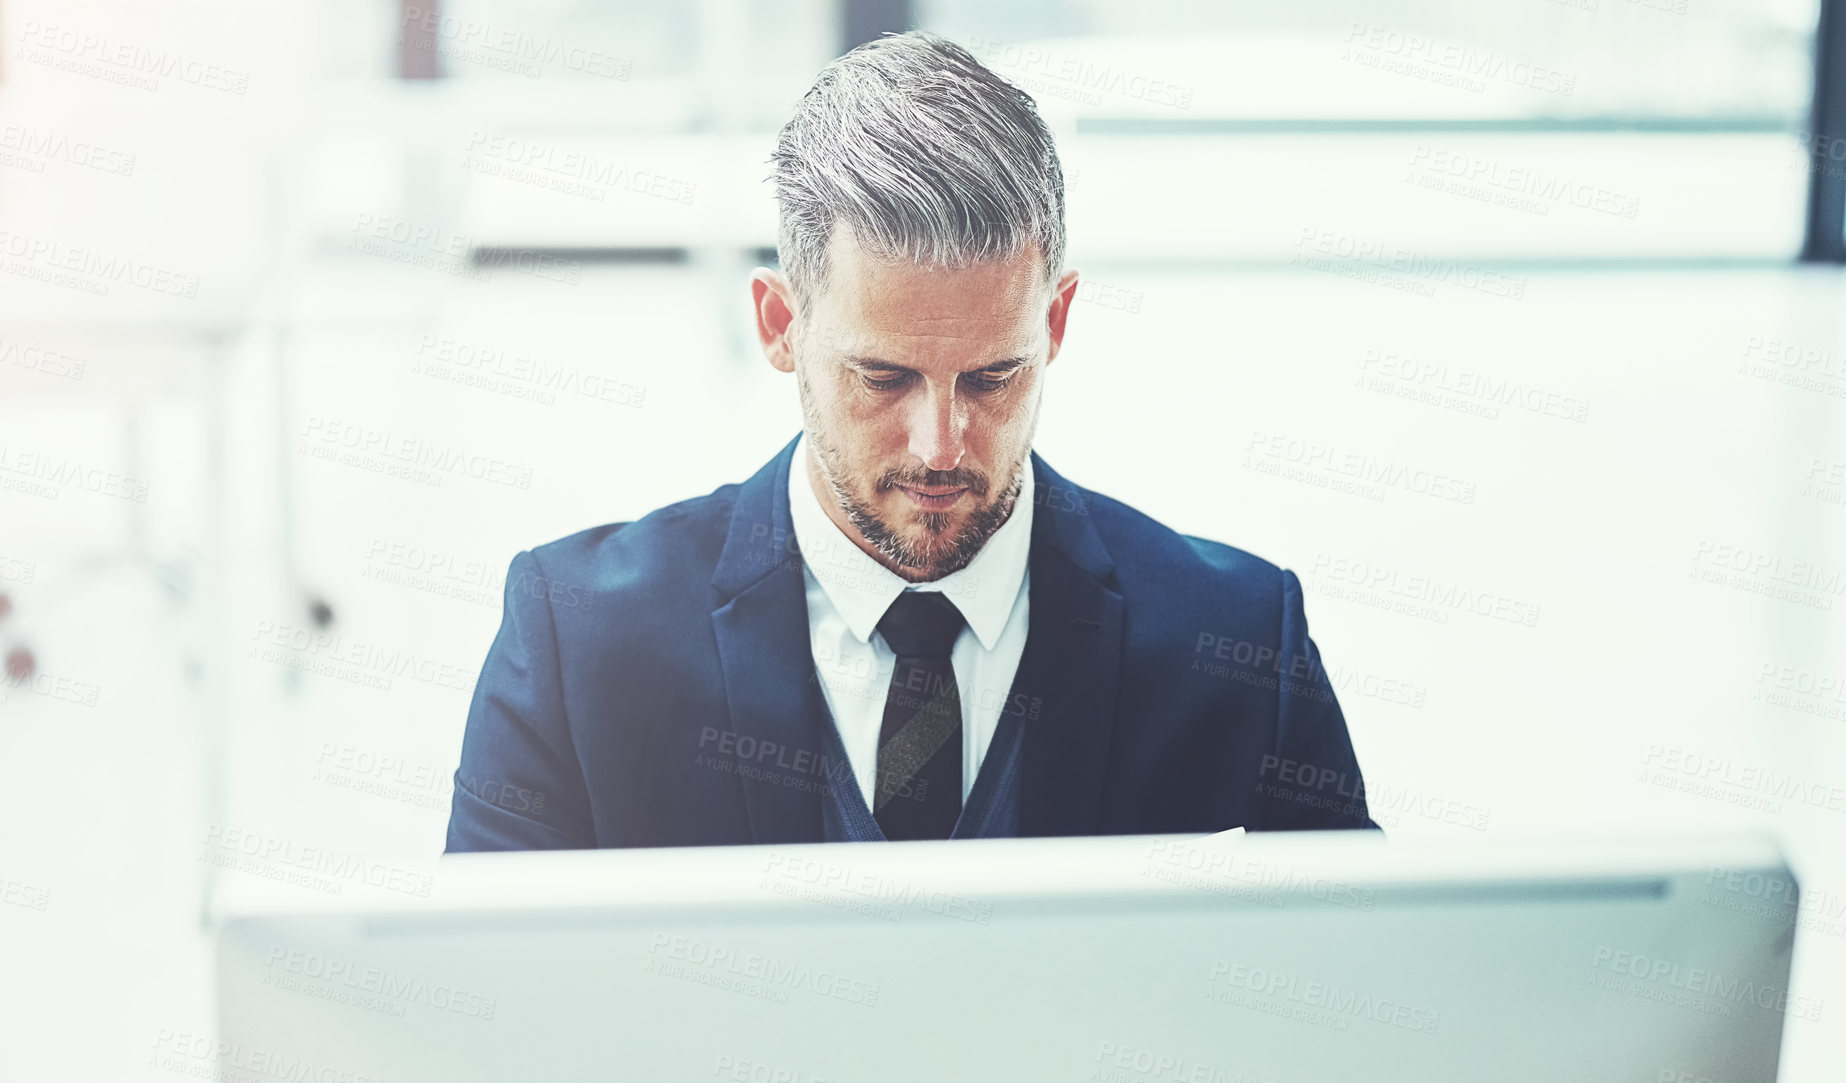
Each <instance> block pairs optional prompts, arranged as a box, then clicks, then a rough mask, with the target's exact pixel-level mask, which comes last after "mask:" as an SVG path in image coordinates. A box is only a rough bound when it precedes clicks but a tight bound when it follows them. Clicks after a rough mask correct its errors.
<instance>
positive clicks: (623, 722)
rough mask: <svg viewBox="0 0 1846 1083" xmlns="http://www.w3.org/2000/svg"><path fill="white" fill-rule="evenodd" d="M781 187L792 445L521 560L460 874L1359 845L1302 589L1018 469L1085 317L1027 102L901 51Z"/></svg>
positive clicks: (773, 293) (805, 121)
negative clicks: (1051, 845) (975, 841)
mask: <svg viewBox="0 0 1846 1083" xmlns="http://www.w3.org/2000/svg"><path fill="white" fill-rule="evenodd" d="M772 161H773V173H774V182H775V188H776V196H777V200H778V203H779V205H780V212H781V218H780V228H779V235H778V252H779V256H780V264H781V270H780V271H779V272H778V271H772V270H767V269H759V270H757V271H756V272H755V273H754V275H753V276H752V279H751V297H752V300H753V302H754V308H755V316H756V329H757V335H758V338H759V339H760V341H761V345H762V349H763V352H764V355H765V356H766V357H767V359H768V361H769V363H770V364H771V365H773V366H774V367H775V368H776V369H777V370H779V371H781V372H785V373H789V374H791V375H793V376H794V378H795V386H796V390H797V393H798V395H799V397H800V402H801V410H802V432H801V433H800V434H799V435H797V436H796V437H795V438H794V439H793V440H791V441H790V443H789V444H788V445H787V446H785V447H783V448H782V450H781V451H779V452H777V453H776V454H775V455H774V457H773V458H771V459H770V460H769V461H768V462H767V463H766V464H764V466H763V467H762V468H761V469H760V470H758V471H757V472H756V473H755V475H754V476H752V477H751V478H749V479H748V480H747V481H744V482H742V483H741V484H730V485H724V486H722V487H720V488H718V489H716V490H715V491H713V492H711V493H710V494H708V495H705V496H701V497H696V498H694V499H691V500H687V501H684V502H682V503H678V504H674V505H671V506H669V507H666V508H662V509H660V510H658V511H655V512H653V513H652V514H649V515H647V516H645V517H643V518H641V519H638V520H635V521H633V522H626V523H614V524H610V525H606V526H601V527H596V528H594V529H591V530H587V531H584V532H582V533H579V534H574V535H572V536H570V537H567V538H563V539H561V540H558V541H554V542H551V543H549V544H546V545H541V546H538V547H537V548H535V549H532V550H530V551H528V552H522V553H520V554H519V555H518V556H517V557H515V558H514V559H513V563H512V568H511V570H510V572H509V574H508V577H507V584H508V586H507V591H506V607H505V615H504V618H503V621H502V624H501V627H500V631H499V634H498V636H497V637H496V638H495V640H494V643H493V646H492V648H491V649H490V650H489V652H488V656H487V660H486V663H485V665H484V666H483V668H482V671H481V678H480V681H479V683H478V685H477V687H476V689H475V694H474V701H473V704H472V706H471V708H470V711H469V715H468V725H467V732H466V735H465V738H464V741H463V745H462V756H461V766H460V768H459V770H458V771H457V772H456V776H455V781H456V785H455V793H454V806H453V811H452V813H451V816H450V820H449V834H448V848H449V850H450V851H471V850H522V849H583V848H594V847H628V846H695V845H733V844H744V843H794V842H821V841H878V840H889V841H905V840H911V839H943V838H978V837H994V836H1045V835H1101V834H1140V833H1166V832H1174V833H1180V832H1208V831H1219V830H1224V829H1227V828H1232V827H1238V826H1242V827H1246V828H1247V829H1249V830H1252V831H1257V830H1291V829H1322V828H1353V827H1375V826H1376V825H1375V824H1373V823H1372V821H1371V820H1370V818H1369V816H1368V814H1367V811H1366V805H1365V796H1364V784H1363V780H1362V778H1361V776H1360V772H1359V766H1358V763H1357V761H1356V759H1355V757H1354V754H1353V750H1352V744H1351V741H1350V739H1349V737H1348V735H1347V731H1346V723H1345V720H1344V718H1343V717H1342V716H1341V714H1340V709H1339V705H1338V703H1337V701H1336V699H1335V697H1334V694H1333V689H1332V685H1331V682H1330V681H1329V680H1328V679H1327V675H1326V673H1325V671H1324V670H1323V669H1322V666H1321V662H1320V656H1319V652H1318V651H1317V649H1316V648H1315V645H1314V643H1313V641H1312V640H1310V639H1309V638H1308V628H1307V621H1306V618H1305V616H1304V614H1303V609H1302V599H1301V585H1300V583H1299V582H1298V581H1297V579H1296V577H1295V576H1294V574H1293V573H1291V572H1288V571H1285V570H1283V569H1281V568H1278V567H1276V566H1275V565H1273V564H1270V563H1268V562H1266V561H1263V560H1261V559H1259V558H1257V557H1254V556H1252V555H1250V554H1248V553H1245V552H1243V551H1241V550H1238V549H1234V548H1231V547H1230V546H1228V545H1223V544H1220V543H1218V542H1214V541H1206V540H1203V539H1199V538H1193V537H1187V536H1185V535H1182V534H1178V533H1176V532H1174V531H1172V530H1170V529H1168V528H1166V527H1164V526H1161V525H1160V524H1159V523H1157V522H1155V521H1153V520H1152V519H1150V518H1148V517H1147V516H1145V515H1142V514H1140V513H1139V512H1137V511H1135V510H1134V509H1133V508H1131V507H1129V506H1128V505H1126V504H1124V503H1122V502H1120V501H1117V500H1114V499H1111V498H1109V497H1106V496H1103V495H1101V494H1098V493H1094V492H1091V491H1089V490H1087V489H1085V488H1083V487H1082V486H1080V485H1077V484H1075V483H1073V482H1071V481H1068V480H1066V479H1065V478H1063V477H1062V476H1060V475H1059V474H1058V473H1057V472H1056V471H1054V470H1053V469H1052V468H1051V466H1050V465H1049V464H1047V463H1046V462H1045V461H1044V459H1042V458H1040V457H1039V456H1038V455H1037V454H1036V453H1034V452H1033V451H1032V438H1033V433H1034V430H1035V428H1036V426H1037V422H1038V414H1039V408H1040V403H1041V401H1042V397H1043V394H1044V390H1045V383H1046V380H1047V379H1048V377H1049V370H1050V367H1051V364H1052V362H1053V361H1055V360H1056V359H1057V356H1058V352H1059V349H1060V347H1061V346H1062V344H1063V341H1064V333H1065V328H1066V324H1067V320H1068V317H1069V315H1070V307H1071V303H1072V300H1073V299H1074V297H1075V295H1076V290H1077V272H1076V271H1074V270H1066V269H1065V268H1064V247H1065V245H1064V185H1063V177H1062V172H1061V170H1060V167H1059V164H1058V157H1057V152H1056V150H1055V148H1054V147H1053V145H1052V140H1051V135H1050V132H1049V131H1048V130H1047V129H1046V127H1045V125H1044V123H1043V122H1042V121H1041V120H1040V118H1039V116H1038V113H1037V109H1036V106H1035V105H1034V103H1033V101H1032V99H1031V98H1030V97H1028V96H1027V95H1026V94H1024V93H1022V92H1021V91H1019V90H1018V89H1016V88H1015V87H1013V86H1012V85H1010V84H1009V83H1007V82H1006V81H1004V80H1002V79H1001V78H999V77H998V76H996V75H995V74H993V73H992V72H990V71H988V70H987V69H986V68H985V67H983V66H982V65H981V64H980V63H978V62H977V61H976V60H974V58H973V57H971V56H970V55H969V54H968V53H967V52H965V51H964V50H962V49H961V48H960V47H958V46H956V45H953V44H951V43H949V42H947V41H944V40H942V39H940V38H936V37H933V36H929V35H924V34H905V35H901V36H895V37H886V38H883V39H880V40H878V41H876V42H873V43H871V44H868V45H865V46H861V47H860V48H858V49H855V50H853V51H852V52H850V53H848V54H847V55H845V56H843V57H841V58H840V59H838V60H836V61H835V62H834V63H833V64H831V65H830V66H829V67H828V68H826V69H825V70H824V71H823V72H822V73H821V75H820V77H819V79H818V81H817V82H816V83H815V85H814V87H813V88H812V89H811V90H810V91H809V92H808V93H807V95H806V96H805V97H804V98H803V99H802V101H801V102H800V104H799V106H798V107H797V109H796V114H795V116H794V117H793V119H791V120H790V121H789V122H788V124H787V125H786V126H785V127H784V128H783V129H782V132H781V134H780V137H779V140H778V143H777V147H776V151H775V153H774V155H773V159H772ZM1099 420H1100V419H1099ZM715 435H717V434H714V436H715ZM1098 438H1099V439H1104V440H1109V439H1113V435H1112V434H1110V433H1107V432H1103V433H1099V435H1098ZM1123 451H1124V452H1127V451H1128V449H1126V448H1124V449H1123Z"/></svg>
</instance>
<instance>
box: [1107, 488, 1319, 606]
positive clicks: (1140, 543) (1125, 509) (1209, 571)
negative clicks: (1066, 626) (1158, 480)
mask: <svg viewBox="0 0 1846 1083" xmlns="http://www.w3.org/2000/svg"><path fill="white" fill-rule="evenodd" d="M1086 493H1087V495H1088V497H1089V506H1090V514H1091V515H1092V516H1093V517H1094V518H1095V521H1096V528H1097V533H1098V534H1099V535H1100V536H1101V537H1102V541H1103V545H1104V546H1105V547H1107V548H1108V550H1109V556H1110V559H1111V560H1113V561H1114V562H1115V564H1116V568H1117V574H1118V575H1119V576H1120V577H1121V578H1122V579H1123V581H1124V583H1128V582H1131V581H1133V580H1135V579H1145V578H1148V577H1150V576H1152V577H1158V578H1160V579H1163V580H1179V581H1183V582H1186V583H1191V584H1194V585H1197V586H1201V587H1211V588H1217V589H1223V588H1226V587H1234V588H1236V589H1237V590H1238V591H1239V592H1240V593H1258V594H1264V593H1267V594H1274V595H1278V596H1279V595H1280V593H1281V591H1282V585H1283V572H1282V569H1281V568H1280V567H1279V566H1277V565H1276V564H1273V563H1271V562H1270V561H1267V560H1264V559H1263V558H1262V557H1259V556H1257V555H1256V554H1254V553H1251V552H1248V551H1247V550H1243V549H1239V548H1237V547H1236V546H1234V545H1226V544H1225V543H1223V542H1220V541H1213V540H1211V539H1210V538H1200V537H1196V536H1194V535H1191V534H1182V533H1180V532H1179V531H1177V530H1174V529H1173V528H1172V527H1169V526H1167V525H1166V524H1165V523H1162V522H1160V521H1159V520H1157V519H1155V518H1154V517H1152V516H1150V515H1148V514H1146V513H1145V512H1142V511H1139V510H1137V509H1135V508H1132V507H1130V506H1129V505H1127V504H1124V503H1122V502H1121V501H1120V500H1117V499H1115V498H1113V497H1108V496H1104V495H1102V494H1101V493H1096V492H1088V491H1087V490H1086Z"/></svg>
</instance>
